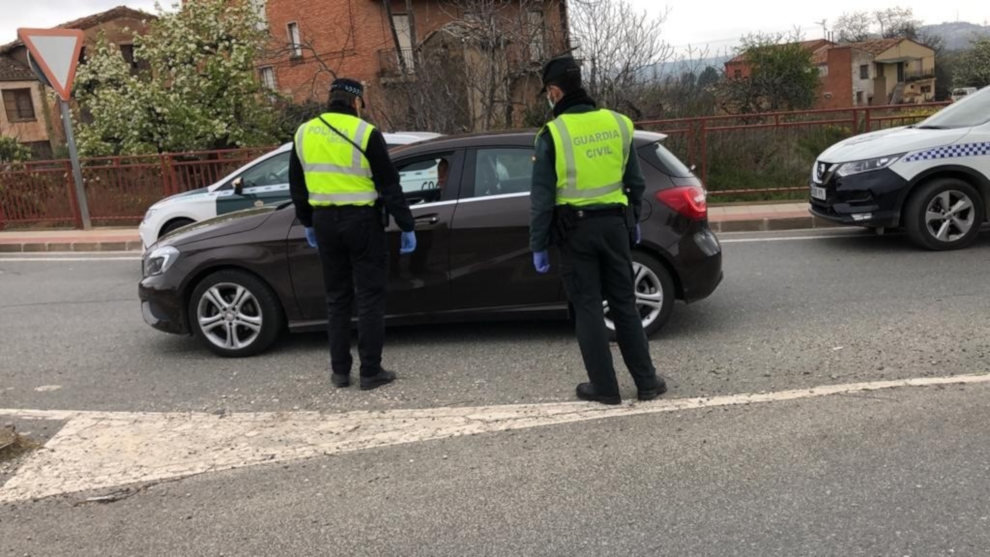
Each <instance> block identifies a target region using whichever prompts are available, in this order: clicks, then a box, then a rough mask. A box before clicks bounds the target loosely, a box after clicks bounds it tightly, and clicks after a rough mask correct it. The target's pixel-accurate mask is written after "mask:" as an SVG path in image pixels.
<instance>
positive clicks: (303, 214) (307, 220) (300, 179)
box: [289, 142, 313, 228]
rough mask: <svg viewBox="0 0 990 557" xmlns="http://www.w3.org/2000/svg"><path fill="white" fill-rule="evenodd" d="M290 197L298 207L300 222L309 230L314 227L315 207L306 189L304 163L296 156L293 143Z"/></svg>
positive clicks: (290, 164)
mask: <svg viewBox="0 0 990 557" xmlns="http://www.w3.org/2000/svg"><path fill="white" fill-rule="evenodd" d="M289 195H290V197H292V204H293V205H295V207H296V217H297V218H298V219H299V222H300V223H301V224H302V225H303V226H305V227H307V228H308V227H311V226H313V207H312V205H310V204H309V190H307V189H306V178H305V175H304V174H303V168H302V163H301V162H299V156H298V155H296V144H295V142H293V143H292V154H291V155H289Z"/></svg>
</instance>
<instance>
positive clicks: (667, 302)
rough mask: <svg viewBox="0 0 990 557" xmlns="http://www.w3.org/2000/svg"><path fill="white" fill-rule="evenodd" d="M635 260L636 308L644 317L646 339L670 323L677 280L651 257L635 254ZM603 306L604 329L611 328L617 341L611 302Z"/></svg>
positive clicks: (633, 254)
mask: <svg viewBox="0 0 990 557" xmlns="http://www.w3.org/2000/svg"><path fill="white" fill-rule="evenodd" d="M632 260H633V276H634V279H633V280H634V281H635V284H634V287H635V289H636V301H637V304H636V307H637V308H639V310H640V315H641V316H642V317H643V331H644V332H646V336H650V335H652V334H653V333H655V332H657V331H659V330H660V329H661V328H662V327H663V326H664V325H665V324H666V323H667V321H669V320H670V315H671V314H672V313H673V311H674V298H675V297H676V292H675V288H674V279H673V277H671V275H670V271H669V270H668V269H667V266H666V265H664V264H663V263H660V260H658V259H657V258H656V257H654V256H652V255H649V254H647V253H643V252H641V251H634V252H633V253H632ZM604 303H605V326H606V327H608V330H609V334H610V336H611V338H612V340H615V338H616V337H615V324H613V323H612V321H611V320H610V319H609V318H608V302H607V301H605V302H604Z"/></svg>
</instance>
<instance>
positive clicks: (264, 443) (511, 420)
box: [0, 374, 990, 502]
mask: <svg viewBox="0 0 990 557" xmlns="http://www.w3.org/2000/svg"><path fill="white" fill-rule="evenodd" d="M973 383H990V375H982V374H981V375H957V376H949V377H926V378H917V379H904V380H897V381H879V382H872V383H850V384H844V385H824V386H819V387H812V388H805V389H794V390H788V391H778V392H773V393H750V394H739V395H729V396H719V397H711V398H684V399H669V400H660V401H654V402H647V403H626V404H624V405H622V406H618V407H607V406H602V405H599V404H593V403H585V402H559V403H546V404H514V405H504V406H478V407H445V408H424V409H407V410H387V411H352V412H344V413H336V414H324V413H319V412H261V413H242V414H232V415H226V416H222V417H221V416H218V415H214V414H204V413H151V412H88V411H71V410H18V409H0V415H9V416H15V417H17V418H20V419H47V420H63V421H66V424H65V426H64V427H63V428H62V429H61V430H60V431H59V432H58V433H57V434H56V435H55V436H54V437H52V438H51V440H49V441H48V442H47V443H46V444H45V446H44V447H43V448H42V449H40V450H38V451H36V452H35V453H33V454H32V455H31V456H30V457H28V458H27V460H26V461H25V462H24V463H23V465H22V466H21V468H20V469H19V470H18V472H17V474H16V475H15V476H14V477H12V478H11V479H10V480H8V481H7V483H6V484H5V485H4V486H3V488H2V489H0V502H13V501H23V500H28V499H38V498H42V497H49V496H54V495H61V494H67V493H75V492H80V491H88V490H95V489H107V488H113V487H118V486H122V485H126V484H132V483H141V482H150V481H158V480H165V479H172V478H181V477H186V476H191V475H195V474H201V473H204V472H216V471H220V470H230V469H233V468H241V467H245V466H251V465H257V464H272V463H277V462H285V461H291V460H298V459H304V458H311V457H316V456H320V455H330V454H339V453H345V452H351V451H358V450H363V449H371V448H377V447H386V446H390V445H399V444H403V443H414V442H419V441H428V440H434V439H444V438H450V437H458V436H463V435H474V434H479V433H493V432H499V431H508V430H515V429H524V428H533V427H541V426H549V425H556V424H565V423H572V422H579V421H586V420H597V419H603V418H619V417H625V416H635V415H643V414H657V413H661V412H674V411H683V410H691V409H698V408H711V407H718V406H737V405H744V404H754V403H769V402H781V401H790V400H799V399H808V398H818V397H825V396H831V395H838V394H850V393H857V392H864V391H876V390H882V389H896V388H902V387H930V386H939V385H955V384H973Z"/></svg>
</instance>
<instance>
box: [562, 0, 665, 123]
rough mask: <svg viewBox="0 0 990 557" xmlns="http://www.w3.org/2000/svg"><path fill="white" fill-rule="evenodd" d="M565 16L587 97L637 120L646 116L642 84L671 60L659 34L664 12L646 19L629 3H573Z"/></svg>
mask: <svg viewBox="0 0 990 557" xmlns="http://www.w3.org/2000/svg"><path fill="white" fill-rule="evenodd" d="M570 14H571V35H572V37H573V39H574V42H575V44H576V46H577V49H576V53H577V56H578V57H579V58H580V59H581V60H582V61H583V64H584V83H585V86H586V88H587V90H588V93H589V94H591V96H592V97H594V98H595V99H596V100H598V102H600V103H601V104H602V105H603V106H607V107H610V108H615V109H617V110H622V111H625V112H627V113H629V115H630V116H632V117H633V118H634V119H635V118H638V117H640V116H641V115H642V114H643V113H644V112H646V107H645V106H643V99H642V98H641V94H640V93H641V90H642V89H643V84H644V83H645V82H647V81H648V80H649V79H650V77H651V76H652V75H653V69H654V68H655V67H657V66H658V65H660V64H662V63H664V62H667V61H669V60H671V59H672V58H673V55H674V51H673V48H672V47H671V46H670V45H669V44H667V43H666V42H664V40H663V38H662V33H661V31H662V27H663V23H664V21H665V20H666V17H667V12H663V13H661V14H660V15H658V16H656V17H650V16H649V14H648V13H646V12H645V11H644V12H637V11H636V10H635V9H634V8H633V7H632V5H631V4H630V3H629V2H628V0H572V1H571V3H570Z"/></svg>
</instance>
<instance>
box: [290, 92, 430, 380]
mask: <svg viewBox="0 0 990 557" xmlns="http://www.w3.org/2000/svg"><path fill="white" fill-rule="evenodd" d="M363 108H364V88H363V87H362V86H361V84H360V83H359V82H357V81H354V80H352V79H335V80H334V82H333V84H332V85H331V86H330V106H329V108H328V110H327V112H325V113H323V114H321V115H320V116H318V117H316V118H314V119H312V120H310V121H309V122H306V123H305V124H303V125H301V126H299V129H298V131H296V135H295V138H294V145H293V149H292V155H291V156H290V159H289V190H290V193H291V195H292V202H293V204H294V205H295V208H296V216H297V217H298V218H299V222H300V223H302V225H303V226H304V227H305V231H306V241H307V242H308V243H309V245H310V246H312V247H314V248H318V249H319V253H320V260H321V263H322V265H323V282H324V285H325V286H326V297H327V310H328V317H329V324H328V332H329V335H330V368H331V372H332V373H331V380H332V382H333V384H334V385H335V386H337V387H347V386H348V385H350V382H351V378H350V377H351V365H352V357H351V343H350V336H351V317H352V316H353V310H352V305H353V301H354V297H355V294H356V296H357V313H358V353H359V355H360V359H361V370H360V377H361V382H360V383H361V389H362V390H367V389H374V388H375V387H379V386H381V385H385V384H386V383H390V382H392V381H393V380H394V379H395V373H393V372H391V371H387V370H385V369H383V368H382V365H381V362H382V347H383V344H384V341H385V282H386V260H387V248H386V241H385V226H386V225H387V224H388V222H387V220H386V219H387V217H386V218H383V215H384V214H391V215H392V217H393V218H394V219H395V223H396V224H397V225H398V226H399V228H400V229H401V230H402V231H403V232H402V240H401V247H400V253H411V252H412V251H414V250H415V249H416V235H415V233H414V232H413V226H414V221H413V217H412V213H411V212H410V211H409V205H408V204H407V203H406V199H405V197H404V196H403V194H402V188H401V187H400V185H399V174H398V172H396V170H395V167H394V166H392V161H391V159H390V158H389V156H388V147H387V146H386V145H385V138H384V137H383V136H382V134H381V133H380V132H379V131H378V130H376V129H375V127H374V126H372V125H371V124H369V123H368V122H366V121H364V120H362V119H361V118H360V115H361V109H363ZM382 208H384V209H386V210H387V212H388V213H383V212H382Z"/></svg>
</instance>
